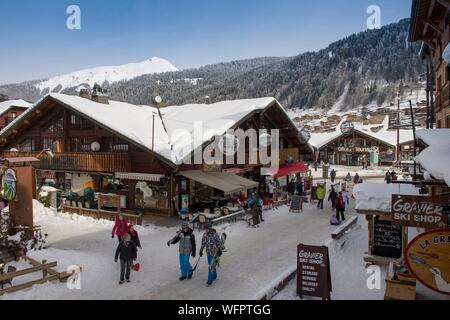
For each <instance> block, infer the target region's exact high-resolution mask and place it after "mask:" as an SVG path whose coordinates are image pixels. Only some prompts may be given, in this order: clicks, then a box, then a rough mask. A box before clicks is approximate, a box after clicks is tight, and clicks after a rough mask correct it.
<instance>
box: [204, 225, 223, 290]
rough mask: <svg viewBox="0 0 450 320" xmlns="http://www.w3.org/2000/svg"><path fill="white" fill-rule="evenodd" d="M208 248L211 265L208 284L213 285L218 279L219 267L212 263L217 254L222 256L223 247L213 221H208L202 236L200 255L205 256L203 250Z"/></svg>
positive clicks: (207, 252)
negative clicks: (213, 265)
mask: <svg viewBox="0 0 450 320" xmlns="http://www.w3.org/2000/svg"><path fill="white" fill-rule="evenodd" d="M205 249H206V254H207V256H208V265H209V272H208V282H207V286H208V287H209V286H211V285H212V283H213V282H214V280H216V279H217V269H213V270H212V268H211V265H212V263H213V261H214V258H215V256H216V255H217V256H219V257H220V256H221V255H222V249H221V246H220V237H219V235H218V234H217V231H216V229H214V228H213V226H212V223H208V224H207V225H206V231H205V233H204V234H203V238H202V246H201V248H200V257H202V256H203V250H205Z"/></svg>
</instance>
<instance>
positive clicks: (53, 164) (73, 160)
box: [2, 152, 131, 173]
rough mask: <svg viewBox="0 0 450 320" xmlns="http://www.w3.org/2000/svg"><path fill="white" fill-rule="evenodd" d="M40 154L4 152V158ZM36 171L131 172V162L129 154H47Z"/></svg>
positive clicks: (41, 159) (40, 157) (41, 157)
mask: <svg viewBox="0 0 450 320" xmlns="http://www.w3.org/2000/svg"><path fill="white" fill-rule="evenodd" d="M38 155H39V153H38V152H3V153H2V158H16V157H36V156H38ZM39 160H40V162H36V163H35V164H34V166H35V168H36V169H41V170H52V171H82V172H105V173H114V172H130V171H131V160H130V157H129V156H128V154H127V153H55V154H54V157H50V155H48V154H46V153H42V154H41V155H39Z"/></svg>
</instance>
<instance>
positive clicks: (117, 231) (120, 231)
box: [112, 213, 128, 243]
mask: <svg viewBox="0 0 450 320" xmlns="http://www.w3.org/2000/svg"><path fill="white" fill-rule="evenodd" d="M127 232H128V222H127V217H125V215H124V214H123V213H120V214H119V216H118V217H117V218H116V223H115V224H114V227H113V229H112V238H114V236H117V239H118V240H119V243H121V242H122V238H123V236H124V235H125V234H126V233H127Z"/></svg>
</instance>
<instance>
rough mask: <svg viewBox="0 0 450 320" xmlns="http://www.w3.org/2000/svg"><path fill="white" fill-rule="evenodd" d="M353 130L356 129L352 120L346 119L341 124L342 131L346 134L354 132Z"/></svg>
mask: <svg viewBox="0 0 450 320" xmlns="http://www.w3.org/2000/svg"><path fill="white" fill-rule="evenodd" d="M353 130H355V125H354V124H353V122H351V121H345V122H343V123H342V124H341V132H342V133H343V134H344V135H349V134H352V133H353Z"/></svg>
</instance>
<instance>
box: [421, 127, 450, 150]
mask: <svg viewBox="0 0 450 320" xmlns="http://www.w3.org/2000/svg"><path fill="white" fill-rule="evenodd" d="M417 139H420V140H422V141H423V142H425V143H426V144H427V145H429V146H433V145H438V144H444V145H445V144H449V143H450V142H449V141H450V129H422V130H418V131H417Z"/></svg>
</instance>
